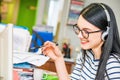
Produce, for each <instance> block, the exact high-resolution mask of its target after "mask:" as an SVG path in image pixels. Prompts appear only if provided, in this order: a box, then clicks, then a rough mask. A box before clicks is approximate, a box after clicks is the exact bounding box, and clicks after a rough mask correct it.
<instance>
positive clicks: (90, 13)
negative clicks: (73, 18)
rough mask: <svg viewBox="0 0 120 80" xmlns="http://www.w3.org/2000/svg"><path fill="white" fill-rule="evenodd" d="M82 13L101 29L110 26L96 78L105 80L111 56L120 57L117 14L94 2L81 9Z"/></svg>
mask: <svg viewBox="0 0 120 80" xmlns="http://www.w3.org/2000/svg"><path fill="white" fill-rule="evenodd" d="M103 6H104V7H105V9H106V10H107V11H108V14H109V15H107V14H106V12H105V9H104V8H103ZM80 15H82V16H83V17H84V18H85V19H86V20H87V21H88V22H90V23H91V24H93V25H95V26H97V27H98V28H100V29H101V30H106V29H107V26H108V27H109V28H110V29H109V33H108V37H107V39H106V41H105V43H104V45H103V47H102V54H101V57H100V63H99V66H98V71H97V74H96V78H95V80H98V79H99V80H104V75H105V72H106V64H107V60H108V59H109V56H110V55H113V54H115V55H118V56H119V57H120V39H119V32H118V27H117V23H116V19H115V15H114V13H113V11H112V9H111V8H110V7H109V6H108V5H106V4H103V3H92V4H90V5H88V6H87V7H85V8H84V9H83V10H82V11H81V13H80ZM107 16H109V17H110V21H108V18H107ZM83 52H84V53H85V50H83ZM84 57H85V56H84Z"/></svg>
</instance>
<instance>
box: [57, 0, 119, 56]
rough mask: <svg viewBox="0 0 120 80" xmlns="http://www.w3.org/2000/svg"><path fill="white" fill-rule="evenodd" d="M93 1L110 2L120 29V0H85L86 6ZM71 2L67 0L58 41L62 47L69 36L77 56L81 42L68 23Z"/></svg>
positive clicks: (74, 54)
mask: <svg viewBox="0 0 120 80" xmlns="http://www.w3.org/2000/svg"><path fill="white" fill-rule="evenodd" d="M92 2H103V3H106V4H108V5H109V6H110V7H111V8H112V9H113V11H114V12H115V16H116V19H117V23H118V27H119V30H120V23H119V21H120V8H119V7H120V5H119V3H120V0H85V6H86V5H88V4H90V3H92ZM69 4H70V0H65V2H64V8H63V13H62V19H61V25H60V31H59V37H58V40H59V41H58V43H59V44H60V47H61V44H62V41H63V39H64V38H68V39H69V40H70V43H71V45H72V47H73V54H72V57H73V58H75V57H76V55H77V53H76V51H75V50H76V49H78V48H80V42H79V39H78V38H77V36H76V35H75V34H74V32H73V30H72V26H67V25H66V23H67V17H68V11H69Z"/></svg>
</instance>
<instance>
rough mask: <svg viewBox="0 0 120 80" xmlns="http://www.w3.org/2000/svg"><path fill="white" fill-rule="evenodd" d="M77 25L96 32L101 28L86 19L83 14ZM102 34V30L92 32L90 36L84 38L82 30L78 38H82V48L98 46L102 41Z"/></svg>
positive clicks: (82, 28) (81, 28)
mask: <svg viewBox="0 0 120 80" xmlns="http://www.w3.org/2000/svg"><path fill="white" fill-rule="evenodd" d="M77 25H78V27H79V29H80V30H85V31H87V32H94V31H99V30H100V29H99V28H98V27H96V26H94V25H92V24H91V23H89V22H88V21H86V20H85V19H84V18H83V17H82V16H80V17H79V19H78V22H77ZM101 34H102V31H100V32H95V33H90V34H89V37H88V38H84V37H83V35H82V33H81V32H80V33H79V34H78V38H80V43H81V48H82V49H85V50H87V49H95V48H97V47H98V46H99V45H100V43H101V42H102V39H101Z"/></svg>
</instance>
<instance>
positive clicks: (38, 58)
mask: <svg viewBox="0 0 120 80" xmlns="http://www.w3.org/2000/svg"><path fill="white" fill-rule="evenodd" d="M48 60H49V57H47V56H44V55H42V54H35V53H30V52H14V54H13V64H18V63H23V62H28V63H30V64H32V65H35V66H41V65H43V64H45V63H46V62H47V61H48Z"/></svg>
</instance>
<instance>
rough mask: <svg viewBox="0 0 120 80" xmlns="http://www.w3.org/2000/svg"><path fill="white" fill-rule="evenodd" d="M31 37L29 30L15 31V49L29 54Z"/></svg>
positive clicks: (20, 29) (19, 29) (18, 29)
mask: <svg viewBox="0 0 120 80" xmlns="http://www.w3.org/2000/svg"><path fill="white" fill-rule="evenodd" d="M31 38H32V37H31V35H30V33H29V31H28V30H25V29H22V28H14V29H13V49H14V50H16V51H21V52H27V51H28V49H29V46H30V43H31Z"/></svg>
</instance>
